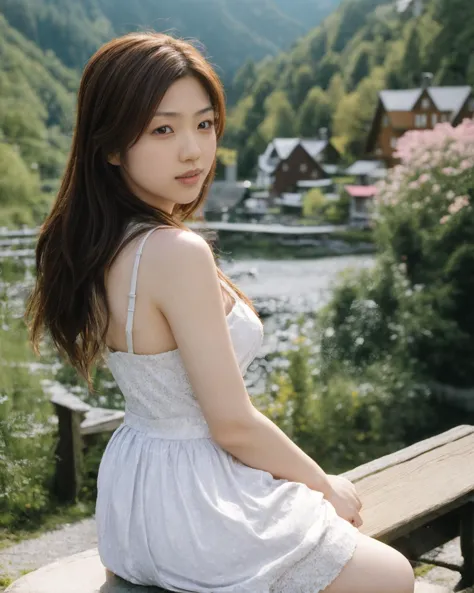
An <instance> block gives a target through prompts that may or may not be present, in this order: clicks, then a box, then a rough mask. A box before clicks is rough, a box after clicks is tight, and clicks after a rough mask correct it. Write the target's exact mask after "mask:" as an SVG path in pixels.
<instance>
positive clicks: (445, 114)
mask: <svg viewBox="0 0 474 593" xmlns="http://www.w3.org/2000/svg"><path fill="white" fill-rule="evenodd" d="M448 120H449V118H448V114H447V113H443V114H442V115H441V121H443V122H445V121H448Z"/></svg>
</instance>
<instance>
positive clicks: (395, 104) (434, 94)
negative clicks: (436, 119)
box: [379, 86, 472, 115]
mask: <svg viewBox="0 0 474 593" xmlns="http://www.w3.org/2000/svg"><path fill="white" fill-rule="evenodd" d="M424 90H425V89H423V88H418V89H406V90H396V91H389V90H385V91H381V92H380V95H379V96H380V100H381V101H382V104H383V106H384V107H385V109H386V110H387V111H412V110H413V108H414V107H415V105H416V103H417V101H418V100H419V98H420V97H421V95H422V93H423V92H424ZM426 91H427V93H428V95H429V97H430V98H431V100H432V101H433V103H434V104H435V105H436V107H437V108H438V109H439V110H440V111H449V112H450V113H452V114H453V115H457V114H458V113H459V110H460V109H461V108H462V106H463V105H464V103H465V102H466V99H467V98H468V97H469V94H470V93H471V92H472V89H471V87H470V86H438V87H435V86H433V87H428V88H427V89H426Z"/></svg>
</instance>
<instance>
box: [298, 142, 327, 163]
mask: <svg viewBox="0 0 474 593" xmlns="http://www.w3.org/2000/svg"><path fill="white" fill-rule="evenodd" d="M300 144H301V146H302V147H303V148H304V149H305V150H306V152H307V153H308V154H310V155H311V156H312V157H313V159H316V158H317V157H318V156H319V155H320V154H321V153H322V152H323V150H324V149H325V148H326V146H327V145H328V141H327V140H301V142H300Z"/></svg>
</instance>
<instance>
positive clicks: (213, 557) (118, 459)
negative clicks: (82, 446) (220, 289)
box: [96, 229, 357, 593]
mask: <svg viewBox="0 0 474 593" xmlns="http://www.w3.org/2000/svg"><path fill="white" fill-rule="evenodd" d="M154 230H155V229H152V230H150V231H149V232H148V233H146V234H145V237H144V239H142V241H141V243H140V246H139V248H138V250H137V257H136V266H134V269H135V267H136V268H137V269H138V265H139V260H140V256H139V254H141V251H142V249H143V247H144V244H145V241H146V239H147V237H148V236H149V235H150V234H151V232H153V231H154ZM134 278H135V280H134ZM134 284H135V286H134ZM223 286H224V288H225V289H226V290H228V291H229V292H230V294H231V295H232V296H233V297H234V300H235V304H234V307H233V309H232V311H231V312H230V313H229V315H228V316H227V322H228V326H229V331H230V334H231V338H232V342H233V346H234V350H235V354H236V357H237V360H238V363H239V367H240V370H241V372H242V374H244V373H245V372H246V370H247V368H248V366H249V365H250V363H251V362H252V360H253V359H254V358H255V356H256V354H257V352H258V350H259V348H260V347H261V344H262V339H263V327H262V324H261V322H260V320H259V319H258V317H257V316H256V315H255V314H254V313H253V311H252V310H251V309H250V307H248V306H247V305H246V304H245V303H244V302H243V301H242V300H241V299H239V297H238V295H237V294H236V293H234V291H232V289H231V288H230V287H228V286H227V285H226V284H225V283H223ZM135 294H136V274H135V273H132V283H131V291H130V303H132V305H131V306H129V316H131V318H132V321H131V323H127V344H128V350H129V351H128V352H118V351H117V352H110V351H109V352H108V354H107V357H106V358H107V364H108V366H109V368H110V371H111V372H112V374H113V376H114V378H115V380H116V382H117V384H118V386H119V388H120V389H121V391H122V393H123V396H124V399H125V419H124V423H123V424H122V425H121V426H120V427H119V428H118V429H117V430H116V431H115V432H114V434H113V436H112V438H111V439H110V441H109V443H108V445H107V448H106V450H105V452H104V455H103V458H102V461H101V464H100V469H99V476H98V497H97V505H96V522H97V529H98V547H99V554H100V557H101V560H102V562H103V564H104V565H105V566H106V567H107V568H108V569H109V570H111V571H112V572H114V573H115V574H117V575H119V576H120V577H122V578H124V579H126V580H128V581H130V582H131V583H134V584H140V585H158V586H161V587H164V588H166V589H168V590H171V591H193V592H196V593H211V592H212V593H290V592H291V593H317V592H318V591H322V590H323V589H324V588H325V587H327V586H328V585H329V584H330V583H331V582H332V581H333V580H334V579H335V578H336V577H337V576H338V574H339V573H340V571H341V570H342V568H343V567H344V566H345V564H346V563H347V562H348V561H349V559H350V558H351V557H352V555H353V553H354V550H355V547H356V541H357V530H356V529H355V528H354V527H353V526H352V525H350V524H349V523H347V522H346V521H344V520H343V519H341V518H340V517H338V516H337V514H336V513H335V511H334V508H333V507H332V505H331V504H330V503H329V502H327V501H326V500H325V499H324V498H323V496H322V494H321V493H320V492H316V491H314V490H310V489H309V488H308V487H307V486H306V485H304V484H300V483H295V482H290V481H287V480H278V479H274V478H273V476H272V475H271V474H270V473H268V472H265V471H261V470H257V469H254V468H251V467H248V466H246V465H244V464H243V463H241V462H240V461H238V460H237V459H235V458H234V457H233V456H232V455H230V454H229V453H227V452H226V451H225V450H223V449H222V448H221V447H219V446H218V445H217V443H215V442H214V441H213V440H212V438H211V437H210V433H209V429H208V426H207V423H206V421H205V418H204V416H203V414H202V412H201V409H200V406H199V403H198V401H197V399H196V397H195V395H194V393H193V390H192V386H191V384H190V381H189V378H188V376H187V373H186V369H185V367H184V364H183V361H182V359H181V357H180V353H179V350H172V351H170V352H165V353H160V354H135V353H134V352H133V340H132V336H131V334H132V329H133V309H134V301H135V298H134V296H133V297H132V295H135ZM132 301H133V302H132Z"/></svg>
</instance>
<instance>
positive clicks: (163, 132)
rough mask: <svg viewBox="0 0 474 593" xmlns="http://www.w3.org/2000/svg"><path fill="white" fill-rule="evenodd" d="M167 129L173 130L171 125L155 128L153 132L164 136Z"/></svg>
mask: <svg viewBox="0 0 474 593" xmlns="http://www.w3.org/2000/svg"><path fill="white" fill-rule="evenodd" d="M166 130H171V132H172V131H173V130H172V129H171V128H170V126H161V127H159V128H155V129H154V130H153V134H157V135H158V136H164V135H165V134H166Z"/></svg>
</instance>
